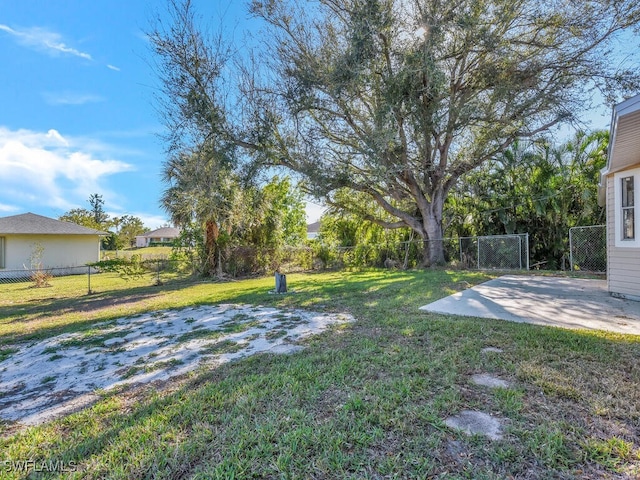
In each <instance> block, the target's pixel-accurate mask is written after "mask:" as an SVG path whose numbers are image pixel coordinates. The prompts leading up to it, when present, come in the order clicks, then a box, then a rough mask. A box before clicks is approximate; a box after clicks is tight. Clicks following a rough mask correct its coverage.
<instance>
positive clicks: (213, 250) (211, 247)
mask: <svg viewBox="0 0 640 480" xmlns="http://www.w3.org/2000/svg"><path fill="white" fill-rule="evenodd" d="M219 235H220V230H219V229H218V225H217V224H216V222H214V221H211V220H207V223H206V232H205V249H206V252H205V254H206V263H205V271H204V272H203V273H204V274H205V275H211V276H214V275H216V274H217V273H218V270H219V268H220V266H219V265H218V263H219V256H218V237H219Z"/></svg>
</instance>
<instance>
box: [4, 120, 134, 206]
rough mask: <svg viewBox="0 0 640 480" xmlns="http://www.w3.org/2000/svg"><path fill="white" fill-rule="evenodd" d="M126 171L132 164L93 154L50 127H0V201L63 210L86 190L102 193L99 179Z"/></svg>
mask: <svg viewBox="0 0 640 480" xmlns="http://www.w3.org/2000/svg"><path fill="white" fill-rule="evenodd" d="M100 156H101V157H102V156H108V155H104V153H102V154H101V155H100ZM130 170H133V166H132V165H129V164H127V163H125V162H122V161H119V160H114V159H111V158H96V151H95V150H91V149H89V148H87V144H85V143H84V142H83V141H79V140H77V139H74V138H71V137H64V136H62V135H61V134H60V133H59V132H58V131H56V130H49V131H48V132H46V133H45V132H33V131H30V130H17V131H12V130H9V129H7V128H4V127H0V204H3V203H4V202H6V203H11V204H23V205H24V204H25V203H29V204H33V203H36V204H39V205H41V206H43V207H45V206H46V207H50V208H60V209H62V210H68V209H70V208H74V207H75V206H77V205H82V204H84V203H85V202H86V199H87V198H88V197H89V195H90V194H91V193H95V192H105V188H104V187H103V186H102V185H101V182H102V180H103V179H104V178H105V177H108V176H109V175H113V174H116V173H120V172H126V171H130Z"/></svg>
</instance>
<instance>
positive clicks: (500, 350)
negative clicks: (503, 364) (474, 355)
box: [481, 347, 504, 353]
mask: <svg viewBox="0 0 640 480" xmlns="http://www.w3.org/2000/svg"><path fill="white" fill-rule="evenodd" d="M503 351H504V350H502V349H501V348H497V347H486V348H483V349H482V350H481V352H482V353H489V352H492V353H502V352H503Z"/></svg>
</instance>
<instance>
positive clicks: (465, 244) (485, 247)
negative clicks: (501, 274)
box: [459, 233, 529, 270]
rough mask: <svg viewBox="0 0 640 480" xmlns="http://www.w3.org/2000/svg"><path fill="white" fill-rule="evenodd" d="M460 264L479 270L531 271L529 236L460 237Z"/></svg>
mask: <svg viewBox="0 0 640 480" xmlns="http://www.w3.org/2000/svg"><path fill="white" fill-rule="evenodd" d="M459 243H460V263H461V264H462V265H463V266H464V267H465V268H470V269H477V270H529V234H528V233H518V234H513V235H487V236H478V237H460V238H459Z"/></svg>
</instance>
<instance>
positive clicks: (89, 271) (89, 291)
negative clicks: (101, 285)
mask: <svg viewBox="0 0 640 480" xmlns="http://www.w3.org/2000/svg"><path fill="white" fill-rule="evenodd" d="M87 278H88V279H89V290H88V291H87V295H91V265H87Z"/></svg>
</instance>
